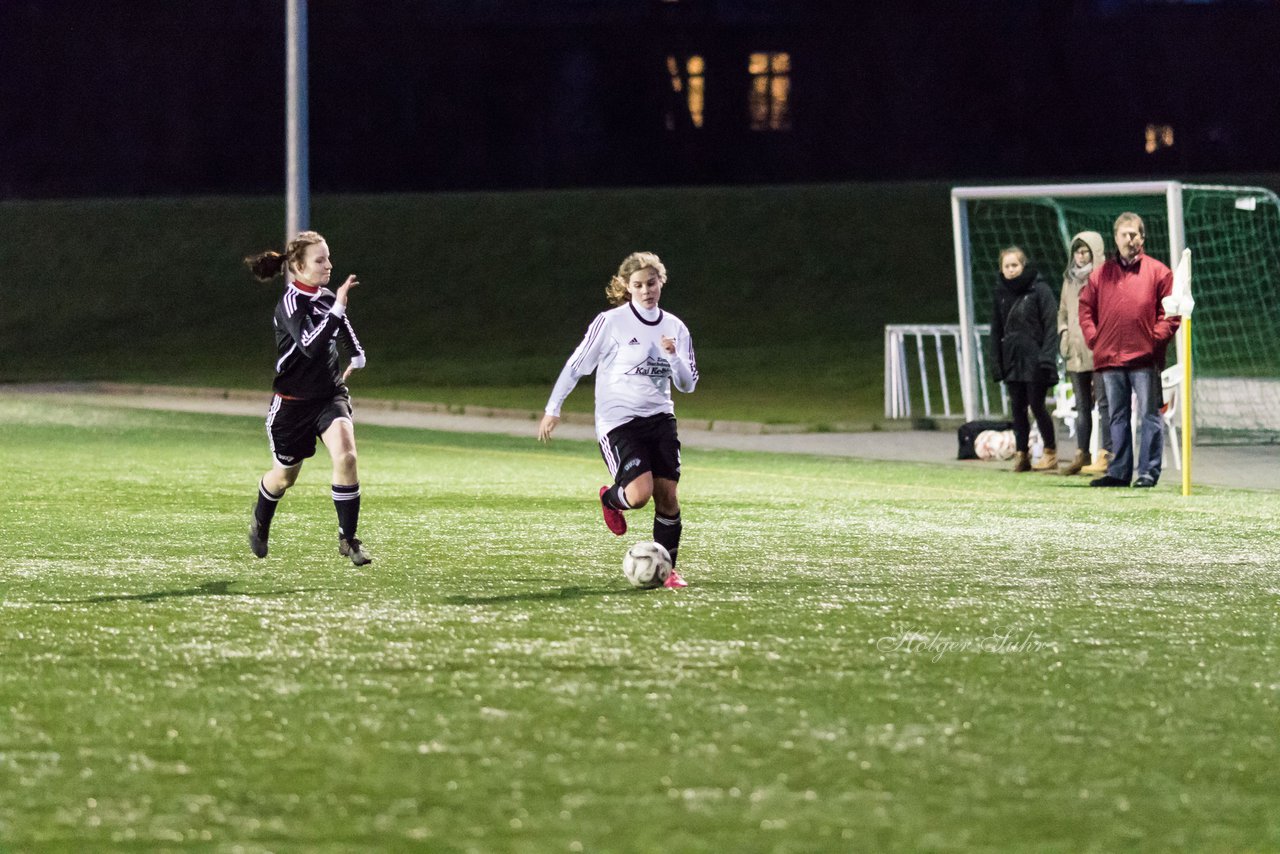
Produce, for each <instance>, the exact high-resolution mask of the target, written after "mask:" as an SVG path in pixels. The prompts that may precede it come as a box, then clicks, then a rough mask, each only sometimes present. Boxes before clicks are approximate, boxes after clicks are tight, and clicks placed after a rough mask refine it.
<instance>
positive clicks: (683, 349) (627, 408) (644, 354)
mask: <svg viewBox="0 0 1280 854" xmlns="http://www.w3.org/2000/svg"><path fill="white" fill-rule="evenodd" d="M664 336H665V337H667V338H671V339H673V340H674V341H675V342H676V351H675V353H668V352H666V351H665V350H663V349H662V348H661V347H660V346H659V344H658V342H659V341H660V340H661V339H662V338H663V337H664ZM592 371H595V372H596V436H597V437H598V438H601V439H602V438H604V436H605V435H606V434H607V433H608V432H609V431H610V430H612V429H614V428H615V427H618V426H620V425H622V424H625V423H627V422H628V421H631V420H633V419H636V418H644V417H646V416H649V415H658V414H660V413H663V412H668V413H673V414H674V412H675V405H674V404H673V403H672V402H671V384H672V382H674V383H675V386H676V388H677V389H679V390H680V391H683V392H686V393H688V392H691V391H693V389H694V386H696V385H697V384H698V364H697V361H696V360H695V359H694V355H693V339H692V338H691V337H690V335H689V328H688V327H687V326H685V325H684V322H683V321H682V320H680V318H678V317H676V316H675V315H674V314H671V313H670V312H666V311H663V310H662V309H660V308H655V309H653V310H652V311H645V310H644V309H642V308H636V307H635V305H634V304H633V303H630V302H629V303H627V304H625V305H621V306H618V307H617V308H614V309H610V310H609V311H603V312H601V313H600V314H598V315H596V319H595V320H593V321H592V322H591V325H590V326H589V327H587V334H586V335H585V336H584V337H583V339H582V343H581V344H579V345H578V347H577V349H576V350H574V351H573V355H572V356H570V357H569V361H567V362H565V365H564V369H563V370H562V371H560V378H559V379H557V380H556V385H555V388H554V389H552V390H551V398H550V399H549V400H548V401H547V409H546V411H547V414H548V415H555V416H559V415H560V407H561V406H562V405H563V404H564V401H565V398H567V397H568V396H569V392H571V391H573V389H574V387H575V386H577V384H578V380H580V379H582V378H583V377H585V376H586V375H587V374H589V373H591V372H592Z"/></svg>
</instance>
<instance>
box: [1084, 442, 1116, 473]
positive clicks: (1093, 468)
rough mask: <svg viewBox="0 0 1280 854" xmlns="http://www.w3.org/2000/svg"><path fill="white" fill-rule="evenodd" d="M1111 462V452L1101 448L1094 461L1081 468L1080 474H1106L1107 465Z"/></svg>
mask: <svg viewBox="0 0 1280 854" xmlns="http://www.w3.org/2000/svg"><path fill="white" fill-rule="evenodd" d="M1110 464H1111V452H1110V451H1107V450H1104V449H1102V448H1099V449H1098V453H1097V454H1096V455H1095V456H1094V458H1093V462H1091V463H1089V464H1088V465H1087V466H1085V467H1084V468H1082V469H1080V474H1106V473H1107V466H1109V465H1110Z"/></svg>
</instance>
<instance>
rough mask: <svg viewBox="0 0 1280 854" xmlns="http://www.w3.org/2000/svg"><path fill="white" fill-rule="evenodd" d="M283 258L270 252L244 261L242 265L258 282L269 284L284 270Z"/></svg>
mask: <svg viewBox="0 0 1280 854" xmlns="http://www.w3.org/2000/svg"><path fill="white" fill-rule="evenodd" d="M285 260H286V259H285V256H283V255H281V254H280V253H279V252H272V251H270V250H268V251H266V252H262V253H260V254H258V255H250V256H249V257H247V258H245V259H244V265H245V266H246V267H248V268H249V271H250V272H251V273H253V277H254V278H255V279H257V280H258V281H260V282H269V281H271V280H272V279H274V278H275V277H276V276H278V275H280V273H281V272H282V271H283V270H284V263H285Z"/></svg>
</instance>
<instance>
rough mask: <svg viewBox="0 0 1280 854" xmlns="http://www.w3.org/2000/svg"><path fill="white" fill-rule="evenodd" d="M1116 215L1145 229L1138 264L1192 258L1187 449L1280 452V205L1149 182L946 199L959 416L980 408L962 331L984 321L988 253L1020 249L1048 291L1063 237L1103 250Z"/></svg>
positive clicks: (957, 193) (961, 191)
mask: <svg viewBox="0 0 1280 854" xmlns="http://www.w3.org/2000/svg"><path fill="white" fill-rule="evenodd" d="M1123 211H1134V212H1136V213H1138V214H1139V215H1141V216H1142V218H1143V220H1144V221H1145V222H1146V226H1147V243H1146V252H1147V253H1148V254H1150V255H1153V256H1154V257H1156V258H1159V259H1160V260H1161V261H1163V262H1164V263H1166V264H1168V265H1169V266H1170V267H1173V266H1174V265H1175V264H1176V262H1177V261H1178V259H1179V258H1180V257H1181V255H1182V250H1183V249H1184V248H1190V249H1191V253H1192V256H1193V258H1194V263H1193V265H1192V269H1193V270H1194V278H1193V281H1192V285H1191V289H1192V293H1193V294H1194V295H1195V299H1196V309H1195V316H1194V325H1193V332H1192V343H1191V349H1192V352H1191V353H1190V354H1189V357H1190V358H1191V359H1192V364H1193V365H1194V369H1195V381H1194V383H1193V387H1192V397H1191V401H1192V412H1193V418H1194V424H1193V428H1194V435H1195V440H1196V441H1197V442H1204V443H1212V442H1219V443H1228V442H1230V443H1273V442H1280V199H1277V198H1276V194H1275V193H1273V192H1271V191H1270V190H1267V189H1264V188H1261V187H1231V186H1216V185H1206V184H1184V183H1182V182H1179V181H1149V182H1133V183H1114V184H1043V185H1029V186H1008V187H957V188H955V189H954V190H952V192H951V216H952V228H953V231H954V236H955V252H956V290H957V296H958V299H959V304H960V305H959V307H960V327H961V333H962V334H961V335H960V341H961V345H962V352H961V366H960V369H961V375H962V376H961V395H962V397H963V401H964V411H965V418H966V419H969V420H973V419H974V418H977V417H979V413H980V412H981V408H982V407H981V405H980V401H979V394H978V392H979V376H978V371H979V363H980V360H979V358H978V354H976V353H975V347H974V341H975V338H974V336H973V334H972V332H971V329H972V328H973V326H974V325H975V324H978V323H987V322H988V321H989V320H990V315H991V304H992V296H993V290H994V286H995V277H996V275H997V273H996V269H997V255H998V253H999V251H1000V249H1002V248H1003V247H1005V246H1008V245H1010V244H1016V245H1018V246H1021V247H1022V248H1023V249H1025V250H1026V251H1027V254H1028V255H1029V256H1030V257H1031V259H1032V263H1034V264H1035V265H1036V266H1037V268H1038V269H1039V270H1040V271H1041V273H1042V274H1043V275H1044V278H1045V280H1046V281H1047V282H1049V286H1050V287H1051V288H1052V289H1053V290H1054V292H1055V293H1057V292H1058V290H1059V288H1060V287H1061V285H1062V272H1063V269H1064V268H1065V267H1066V263H1067V250H1068V248H1069V246H1068V243H1069V241H1070V240H1071V237H1072V235H1074V234H1076V233H1077V232H1080V231H1086V230H1092V231H1097V232H1099V233H1101V234H1102V235H1103V239H1104V241H1105V242H1106V244H1107V247H1108V249H1109V250H1110V249H1111V248H1112V247H1113V243H1112V238H1111V227H1112V224H1113V222H1114V221H1115V218H1116V216H1117V215H1119V214H1120V213H1121V212H1123ZM1176 340H1177V342H1178V346H1177V353H1176V356H1175V354H1174V352H1173V350H1172V348H1171V351H1170V354H1169V363H1170V364H1172V363H1173V362H1174V360H1175V359H1176V360H1177V361H1178V362H1179V363H1181V361H1182V360H1183V359H1186V358H1188V354H1186V353H1183V352H1182V350H1183V342H1182V336H1181V335H1179V336H1178V337H1177V339H1176Z"/></svg>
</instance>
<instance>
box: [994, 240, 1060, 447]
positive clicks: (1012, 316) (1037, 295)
mask: <svg viewBox="0 0 1280 854" xmlns="http://www.w3.org/2000/svg"><path fill="white" fill-rule="evenodd" d="M993 302H994V305H993V309H992V316H991V346H992V348H993V350H994V353H993V356H994V358H993V359H992V365H993V366H994V367H995V375H996V379H997V380H999V381H1003V382H1004V384H1005V385H1006V386H1007V387H1008V389H1009V405H1010V407H1011V408H1012V410H1013V434H1014V437H1015V439H1016V440H1017V453H1016V454H1015V455H1014V457H1013V470H1014V471H1016V472H1023V471H1032V470H1034V471H1052V472H1056V471H1057V470H1058V443H1057V439H1056V437H1055V436H1054V429H1053V418H1052V417H1051V416H1050V415H1049V409H1048V407H1047V406H1045V394H1046V392H1048V390H1049V389H1051V388H1053V386H1054V385H1055V384H1057V382H1058V301H1057V300H1056V299H1054V296H1053V291H1052V290H1050V289H1049V286H1048V285H1047V284H1046V283H1045V281H1044V279H1043V278H1041V277H1040V274H1039V273H1037V272H1036V269H1035V268H1034V267H1032V266H1030V265H1029V264H1028V263H1027V253H1025V252H1023V251H1022V250H1021V249H1020V248H1018V247H1017V246H1010V247H1009V248H1008V249H1004V250H1002V251H1001V252H1000V275H999V277H998V279H997V282H996V294H995V300H994V301H993ZM1028 408H1030V410H1031V414H1032V415H1034V416H1035V419H1036V424H1037V425H1038V426H1039V428H1040V436H1041V438H1043V439H1044V455H1043V456H1041V457H1040V460H1039V462H1037V463H1036V464H1035V465H1034V466H1033V465H1032V464H1031V457H1030V453H1029V451H1030V436H1031V421H1030V419H1028V418H1027V409H1028Z"/></svg>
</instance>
